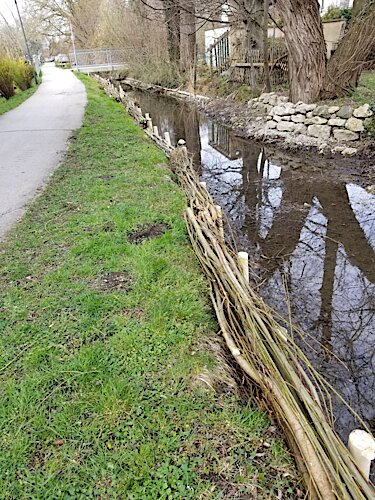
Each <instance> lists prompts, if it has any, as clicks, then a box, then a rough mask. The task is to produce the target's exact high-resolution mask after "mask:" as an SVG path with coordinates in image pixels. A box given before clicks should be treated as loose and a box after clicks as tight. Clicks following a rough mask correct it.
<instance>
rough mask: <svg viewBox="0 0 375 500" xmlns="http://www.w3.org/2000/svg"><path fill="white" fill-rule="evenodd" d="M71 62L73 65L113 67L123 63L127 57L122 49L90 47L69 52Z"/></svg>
mask: <svg viewBox="0 0 375 500" xmlns="http://www.w3.org/2000/svg"><path fill="white" fill-rule="evenodd" d="M69 59H70V63H71V65H72V66H73V67H77V68H79V67H90V66H103V67H109V68H110V67H113V66H118V65H123V64H124V62H125V60H126V57H125V53H124V51H123V50H121V49H108V48H103V49H88V50H77V51H76V52H71V53H70V54H69Z"/></svg>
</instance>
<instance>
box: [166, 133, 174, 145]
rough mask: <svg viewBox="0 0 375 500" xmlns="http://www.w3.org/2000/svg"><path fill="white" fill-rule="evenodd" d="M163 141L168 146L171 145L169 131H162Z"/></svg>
mask: <svg viewBox="0 0 375 500" xmlns="http://www.w3.org/2000/svg"><path fill="white" fill-rule="evenodd" d="M164 141H165V142H166V143H167V144H168V146H172V142H171V136H170V134H169V132H164Z"/></svg>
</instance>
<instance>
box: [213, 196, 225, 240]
mask: <svg viewBox="0 0 375 500" xmlns="http://www.w3.org/2000/svg"><path fill="white" fill-rule="evenodd" d="M215 208H216V211H217V225H218V227H219V234H220V238H221V239H222V241H224V239H225V237H224V223H223V209H222V208H221V206H220V205H215Z"/></svg>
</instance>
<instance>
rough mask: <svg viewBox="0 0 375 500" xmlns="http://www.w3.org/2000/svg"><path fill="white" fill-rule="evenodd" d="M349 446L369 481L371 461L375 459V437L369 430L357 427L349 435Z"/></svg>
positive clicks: (359, 467)
mask: <svg viewBox="0 0 375 500" xmlns="http://www.w3.org/2000/svg"><path fill="white" fill-rule="evenodd" d="M348 448H349V451H350V453H351V454H352V455H353V458H354V461H355V463H356V465H357V467H358V469H359V470H360V471H361V472H362V474H363V476H364V477H365V478H366V479H367V481H368V480H369V477H370V467H371V462H372V460H374V459H375V439H374V438H373V437H372V436H371V434H369V433H368V432H366V431H363V430H362V429H356V430H354V431H352V432H351V433H350V435H349V442H348Z"/></svg>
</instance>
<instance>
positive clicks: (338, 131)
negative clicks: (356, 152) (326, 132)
mask: <svg viewBox="0 0 375 500" xmlns="http://www.w3.org/2000/svg"><path fill="white" fill-rule="evenodd" d="M333 137H334V138H335V139H336V141H358V139H359V134H357V133H356V132H351V131H350V130H346V129H345V128H334V129H333Z"/></svg>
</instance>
